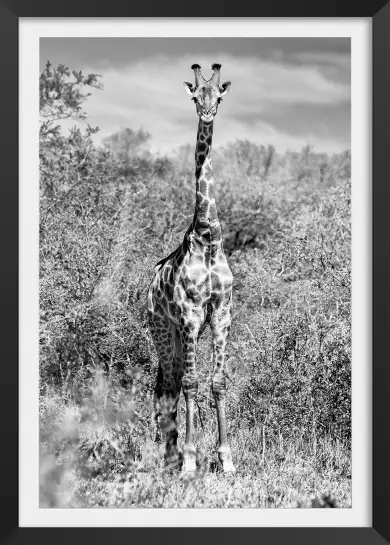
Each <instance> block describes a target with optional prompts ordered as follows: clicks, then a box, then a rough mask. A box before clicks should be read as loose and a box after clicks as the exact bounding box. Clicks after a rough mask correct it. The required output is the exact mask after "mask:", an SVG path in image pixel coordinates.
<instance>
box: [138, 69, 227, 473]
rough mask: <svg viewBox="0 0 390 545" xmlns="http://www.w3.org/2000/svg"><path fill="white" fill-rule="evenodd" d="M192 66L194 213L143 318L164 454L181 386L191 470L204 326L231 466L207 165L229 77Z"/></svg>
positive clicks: (221, 298) (162, 268)
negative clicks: (153, 362) (153, 356)
mask: <svg viewBox="0 0 390 545" xmlns="http://www.w3.org/2000/svg"><path fill="white" fill-rule="evenodd" d="M193 68H194V70H195V82H196V85H195V87H194V86H192V84H187V83H185V85H186V86H188V87H189V88H190V90H191V94H192V96H193V98H195V102H196V104H197V112H198V115H199V127H198V133H197V144H196V151H195V166H196V170H195V177H196V202H195V213H194V218H193V221H192V223H191V225H190V226H189V228H188V229H187V232H186V234H185V236H184V239H183V242H182V244H181V245H180V246H179V247H178V248H177V249H176V250H175V251H174V252H172V253H171V254H170V255H169V256H168V257H166V258H164V259H162V260H161V261H160V262H159V263H158V264H157V265H156V271H155V276H154V278H153V280H152V283H151V285H150V288H149V293H148V315H149V325H150V329H151V333H152V337H153V340H154V343H155V346H156V350H157V355H158V358H159V370H158V375H157V384H156V389H155V406H156V414H157V416H158V419H159V421H160V427H161V430H162V432H163V433H164V434H165V438H166V458H167V461H168V463H176V462H177V461H178V460H179V454H178V450H177V435H178V433H177V405H178V401H179V397H180V391H181V389H183V392H184V396H185V400H186V440H185V445H184V451H183V454H184V456H183V458H184V470H185V471H188V472H193V471H195V469H196V464H195V457H196V451H195V446H194V444H193V417H194V410H195V403H196V394H197V389H198V379H197V372H196V349H197V342H198V339H199V337H200V335H201V334H202V333H203V331H204V329H205V327H206V326H207V325H210V327H211V331H212V338H213V362H214V371H213V379H212V385H211V387H212V391H213V395H214V398H215V402H216V407H217V416H218V428H219V449H218V452H219V458H220V460H221V463H222V465H223V469H224V471H234V466H233V463H232V459H231V453H230V447H229V445H228V442H227V433H226V416H225V394H226V377H225V371H226V369H225V366H226V363H225V347H226V340H227V336H228V334H229V330H230V322H231V302H232V283H233V275H232V273H231V271H230V268H229V265H228V263H227V260H226V257H225V254H224V251H223V243H222V232H221V227H220V224H219V220H218V214H217V207H216V203H215V197H214V181H213V173H212V165H211V143H212V134H213V119H214V116H215V115H216V111H217V107H218V103H219V101H220V99H221V96H222V95H223V94H226V92H227V90H226V86H227V85H228V86H229V87H230V83H229V84H223V85H225V87H223V86H219V69H220V65H213V69H214V75H213V78H211V80H209V81H208V82H206V80H204V78H202V76H201V74H200V67H198V65H194V67H193ZM201 78H202V79H203V82H202V81H201ZM188 87H187V90H188Z"/></svg>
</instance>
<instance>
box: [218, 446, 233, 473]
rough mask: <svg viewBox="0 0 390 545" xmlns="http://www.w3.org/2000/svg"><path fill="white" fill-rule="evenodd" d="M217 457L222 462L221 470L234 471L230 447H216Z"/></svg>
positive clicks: (225, 471)
mask: <svg viewBox="0 0 390 545" xmlns="http://www.w3.org/2000/svg"><path fill="white" fill-rule="evenodd" d="M218 457H219V461H220V462H221V464H222V470H223V472H224V473H234V472H235V471H236V468H235V467H234V464H233V461H232V453H231V451H230V447H220V448H219V449H218Z"/></svg>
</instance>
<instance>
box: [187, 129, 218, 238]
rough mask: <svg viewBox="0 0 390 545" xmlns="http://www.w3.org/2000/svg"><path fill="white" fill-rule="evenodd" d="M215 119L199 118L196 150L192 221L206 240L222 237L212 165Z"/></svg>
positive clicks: (196, 229)
mask: <svg viewBox="0 0 390 545" xmlns="http://www.w3.org/2000/svg"><path fill="white" fill-rule="evenodd" d="M212 138H213V121H211V123H204V122H203V121H202V120H201V119H199V127H198V134H197V140H196V150H195V177H196V202H195V214H194V219H193V222H192V229H193V231H194V232H195V233H196V234H197V235H198V236H199V237H201V238H202V239H204V240H205V241H206V242H211V241H219V240H221V238H222V233H221V226H220V224H219V220H218V213H217V206H216V204H215V195H214V178H213V170H212V166H211V143H212Z"/></svg>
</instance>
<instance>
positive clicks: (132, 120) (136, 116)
mask: <svg viewBox="0 0 390 545" xmlns="http://www.w3.org/2000/svg"><path fill="white" fill-rule="evenodd" d="M308 54H309V53H308ZM301 55H302V54H301ZM316 55H317V56H316V59H317V60H316V62H317V63H319V62H323V61H324V57H323V55H324V54H321V55H322V60H321V59H320V58H319V57H318V55H319V54H316ZM310 58H311V59H312V61H313V62H314V57H313V56H311V57H310V54H309V57H307V55H306V61H308V60H309V59H310ZM211 61H212V62H220V63H222V80H231V81H232V88H231V92H230V93H229V95H227V97H226V99H225V100H224V101H223V102H222V104H221V105H220V111H219V113H218V116H217V118H216V129H215V140H217V142H216V144H219V145H222V144H225V143H227V142H229V141H233V140H235V139H236V138H248V139H249V140H253V141H255V142H259V143H262V144H274V145H276V146H277V149H278V150H280V151H282V150H283V149H286V148H291V149H297V148H300V147H301V146H302V145H304V144H306V143H307V142H310V143H312V144H314V145H315V146H316V147H317V148H318V149H319V151H322V150H324V151H329V150H331V151H337V150H338V149H341V148H344V147H347V146H348V145H349V135H346V136H345V138H343V139H340V138H339V139H332V140H330V139H328V140H326V139H325V140H324V139H323V138H321V137H320V136H319V135H318V134H317V135H316V134H315V131H314V130H313V133H311V134H307V135H303V136H302V135H301V136H300V137H296V136H295V133H294V126H291V127H290V128H287V127H288V112H289V110H290V111H291V108H294V106H302V105H307V106H311V107H313V106H316V105H318V106H324V105H325V106H327V107H329V108H332V107H333V106H335V105H340V104H344V105H345V107H349V101H350V85H349V84H348V83H345V82H342V81H337V80H335V79H331V78H329V77H327V76H326V74H325V73H323V72H322V71H321V69H320V67H319V66H318V65H315V64H313V65H312V64H309V65H292V64H285V63H281V62H278V61H275V60H261V59H259V58H250V57H247V58H240V59H238V58H236V57H234V56H231V55H225V54H220V55H218V58H215V59H211ZM194 62H199V64H201V66H203V67H204V75H205V77H209V76H211V69H210V68H209V66H210V64H211V62H210V59H203V58H201V55H199V56H196V55H194V56H192V55H191V57H189V56H188V55H183V56H176V57H168V56H164V55H158V56H153V57H149V58H145V59H143V60H140V61H138V62H134V63H130V64H128V65H127V66H124V67H121V68H118V67H115V68H114V67H107V68H106V70H105V71H104V73H103V82H104V91H101V92H99V91H95V92H94V93H93V94H92V96H91V97H90V98H89V99H88V101H87V102H86V103H85V109H86V111H87V114H88V119H89V122H90V124H91V125H98V126H99V127H100V129H101V131H100V133H98V138H100V139H102V138H104V137H105V136H107V135H108V134H110V133H112V132H115V131H117V130H118V129H119V128H120V127H131V128H133V129H138V128H140V127H143V128H144V129H145V130H147V131H149V132H150V133H151V134H152V137H153V138H152V140H151V148H152V150H154V151H156V150H159V151H161V152H162V153H166V152H169V151H171V150H172V149H173V148H175V147H177V146H178V145H181V144H185V143H191V144H194V143H195V136H196V127H197V117H196V114H195V107H194V105H193V104H192V103H191V102H190V100H189V97H188V95H187V94H186V93H185V91H184V88H183V84H182V82H183V81H184V80H189V81H192V80H193V73H192V71H191V70H190V66H191V64H193V63H194ZM327 62H331V59H330V57H328V61H327ZM84 70H85V71H87V72H93V71H94V68H93V67H91V66H89V67H87V66H86V67H84ZM270 111H271V112H275V113H277V114H278V115H279V116H280V115H284V116H285V117H286V129H285V130H277V129H276V128H274V127H273V126H272V124H270V123H269V122H268V123H266V122H265V121H264V119H262V114H263V115H264V114H265V112H267V113H268V112H270ZM322 122H326V120H322ZM324 148H326V149H324Z"/></svg>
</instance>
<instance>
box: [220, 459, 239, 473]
mask: <svg viewBox="0 0 390 545" xmlns="http://www.w3.org/2000/svg"><path fill="white" fill-rule="evenodd" d="M222 469H223V472H224V473H235V471H236V468H235V467H234V464H233V462H232V461H231V460H225V461H224V462H222Z"/></svg>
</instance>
